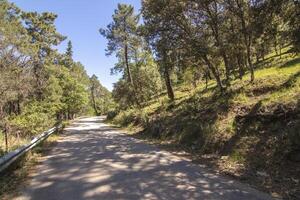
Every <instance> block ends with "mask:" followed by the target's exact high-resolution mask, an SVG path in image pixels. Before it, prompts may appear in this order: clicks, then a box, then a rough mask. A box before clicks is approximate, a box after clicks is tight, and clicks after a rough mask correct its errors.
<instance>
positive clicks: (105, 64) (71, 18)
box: [11, 0, 141, 90]
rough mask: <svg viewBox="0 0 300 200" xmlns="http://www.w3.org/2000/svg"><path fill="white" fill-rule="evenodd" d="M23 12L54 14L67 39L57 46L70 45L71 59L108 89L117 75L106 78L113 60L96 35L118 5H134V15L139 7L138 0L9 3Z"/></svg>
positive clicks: (99, 37)
mask: <svg viewBox="0 0 300 200" xmlns="http://www.w3.org/2000/svg"><path fill="white" fill-rule="evenodd" d="M11 2H13V3H15V4H16V5H17V6H18V7H19V8H21V9H22V10H24V11H37V12H45V11H47V12H53V13H56V14H57V15H58V18H57V19H56V27H57V30H58V32H59V33H61V34H62V35H64V36H67V37H68V38H67V40H65V41H64V42H63V43H62V44H61V45H60V46H59V47H58V49H59V51H60V52H64V51H65V49H66V45H67V41H68V40H71V41H72V44H73V52H74V54H73V58H74V60H75V61H79V62H81V63H82V64H83V65H84V66H85V69H86V70H87V73H88V74H89V75H90V76H91V75H92V74H95V75H96V76H97V77H98V79H99V80H100V82H101V84H102V85H104V86H105V87H106V88H108V89H109V90H112V86H113V83H114V82H116V81H117V80H118V79H119V77H120V75H110V68H112V67H113V66H114V63H115V62H116V58H115V57H114V56H110V57H107V56H106V55H105V49H106V44H107V41H106V39H105V38H103V37H102V36H101V35H100V34H99V29H100V28H105V27H106V26H107V25H108V24H109V23H110V22H111V21H112V14H113V13H114V10H115V9H116V8H117V5H118V3H127V4H131V5H133V6H134V8H135V9H136V12H137V11H138V10H139V9H140V7H141V0H11Z"/></svg>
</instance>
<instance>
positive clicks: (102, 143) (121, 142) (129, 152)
mask: <svg viewBox="0 0 300 200" xmlns="http://www.w3.org/2000/svg"><path fill="white" fill-rule="evenodd" d="M102 121H103V118H101V117H94V118H84V119H80V120H78V121H76V122H74V123H73V124H72V125H71V126H70V127H69V128H67V129H66V131H65V133H64V135H63V137H62V140H61V141H60V142H59V143H58V144H57V146H56V147H55V148H53V150H51V152H50V153H49V154H48V156H46V157H45V161H43V162H42V163H41V164H40V165H39V166H38V167H37V171H36V173H35V174H33V175H32V180H31V181H30V183H29V184H28V186H27V188H25V189H24V190H23V192H22V194H21V195H20V196H19V197H18V198H17V199H18V200H27V199H34V200H80V199H87V200H91V199H99V200H105V199H107V200H115V199H117V200H121V199H128V200H135V199H147V200H148V199H149V200H152V199H170V200H176V199H178V200H185V199H187V200H192V199H201V200H206V199H207V200H208V199H222V200H226V199H228V200H235V199H236V200H244V199H245V200H251V199H253V200H267V199H271V198H270V197H269V196H268V195H266V194H264V193H261V192H258V191H257V190H254V189H251V188H250V187H248V186H245V185H243V184H240V183H238V182H235V181H233V180H230V179H228V178H224V177H220V176H218V175H214V174H212V173H209V172H208V170H207V169H205V167H201V166H197V165H195V164H192V163H191V162H190V161H188V160H185V159H183V158H179V157H177V156H175V155H172V154H171V153H168V152H166V151H163V150H160V149H159V148H157V147H154V146H150V145H147V144H145V143H143V142H142V141H139V140H136V139H134V138H131V137H127V136H125V135H124V134H121V133H119V132H118V131H117V130H116V129H114V128H111V127H109V126H107V125H105V124H104V123H102Z"/></svg>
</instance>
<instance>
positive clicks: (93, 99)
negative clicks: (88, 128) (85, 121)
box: [91, 87, 99, 116]
mask: <svg viewBox="0 0 300 200" xmlns="http://www.w3.org/2000/svg"><path fill="white" fill-rule="evenodd" d="M91 96H92V102H93V108H94V111H95V114H96V115H97V116H98V115H99V113H98V111H97V106H96V101H95V95H94V87H92V89H91Z"/></svg>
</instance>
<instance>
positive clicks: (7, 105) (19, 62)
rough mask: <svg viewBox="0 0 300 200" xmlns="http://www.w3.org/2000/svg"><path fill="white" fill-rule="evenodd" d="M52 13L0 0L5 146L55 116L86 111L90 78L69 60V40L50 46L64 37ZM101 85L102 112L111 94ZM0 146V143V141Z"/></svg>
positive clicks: (0, 119)
mask: <svg viewBox="0 0 300 200" xmlns="http://www.w3.org/2000/svg"><path fill="white" fill-rule="evenodd" d="M56 17H57V15H56V14H54V13H49V12H44V13H37V12H25V11H22V10H20V9H19V8H17V7H16V6H15V5H14V4H11V3H9V2H8V1H6V0H4V1H0V26H1V28H0V35H1V39H0V95H1V97H2V98H1V99H0V131H2V130H7V132H8V135H9V145H10V146H9V147H7V148H8V149H12V148H15V147H18V145H21V144H22V143H23V141H24V142H27V140H26V139H27V138H28V137H29V136H34V135H36V134H38V133H41V132H42V131H44V130H45V129H47V128H49V127H52V126H53V125H54V124H55V123H57V121H61V120H68V119H73V118H74V117H76V116H78V115H84V114H91V113H92V112H91V110H92V103H91V102H90V99H91V92H90V87H91V83H90V78H89V76H88V75H87V73H86V71H85V69H84V66H83V65H82V64H81V63H79V62H75V61H74V60H73V58H72V55H73V49H72V43H71V41H69V42H68V47H67V49H66V53H64V54H60V53H58V51H57V50H56V46H58V45H59V44H60V43H61V42H62V41H63V40H64V39H65V37H64V36H62V35H61V34H60V33H58V32H57V30H56V27H55V19H56ZM99 84H100V83H99ZM101 89H102V90H103V91H105V95H104V96H105V98H102V96H99V97H98V98H97V104H98V105H101V106H102V107H103V108H101V113H102V112H106V111H107V110H108V109H112V106H111V105H112V99H111V98H110V95H111V94H110V92H109V91H107V90H106V89H105V88H104V87H103V86H102V88H101ZM92 114H93V113H92ZM1 134H2V132H1ZM14 138H16V139H15V140H16V142H11V141H12V139H14ZM0 146H1V149H5V148H6V147H5V148H2V147H3V146H4V143H3V142H1V144H0Z"/></svg>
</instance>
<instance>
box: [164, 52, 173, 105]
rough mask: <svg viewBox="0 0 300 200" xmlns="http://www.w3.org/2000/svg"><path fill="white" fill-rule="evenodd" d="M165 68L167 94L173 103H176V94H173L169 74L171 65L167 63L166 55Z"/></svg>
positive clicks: (165, 56) (165, 57)
mask: <svg viewBox="0 0 300 200" xmlns="http://www.w3.org/2000/svg"><path fill="white" fill-rule="evenodd" d="M163 65H164V66H163V67H164V79H165V83H166V88H167V93H168V97H169V99H170V100H171V101H174V98H175V97H174V92H173V88H172V83H171V79H170V72H169V65H168V62H167V55H166V54H165V53H164V55H163Z"/></svg>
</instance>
